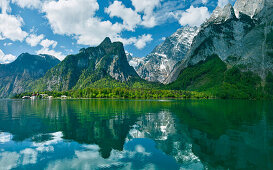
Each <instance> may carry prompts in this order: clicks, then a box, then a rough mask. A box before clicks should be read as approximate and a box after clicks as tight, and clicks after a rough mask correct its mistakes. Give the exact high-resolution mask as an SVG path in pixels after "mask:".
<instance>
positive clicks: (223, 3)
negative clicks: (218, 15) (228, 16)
mask: <svg viewBox="0 0 273 170" xmlns="http://www.w3.org/2000/svg"><path fill="white" fill-rule="evenodd" d="M228 3H229V0H218V6H219V7H224V6H226V5H227V4H228Z"/></svg>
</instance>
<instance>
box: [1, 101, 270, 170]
mask: <svg viewBox="0 0 273 170" xmlns="http://www.w3.org/2000/svg"><path fill="white" fill-rule="evenodd" d="M0 103H1V107H0V166H1V167H4V169H11V168H22V167H23V168H25V169H28V168H36V169H41V168H48V169H71V168H72V169H84V168H87V169H96V168H98V169H100V168H105V169H109V168H110V169H111V168H112V169H180V168H184V169H273V165H272V164H273V163H272V162H273V126H272V125H273V124H272V123H273V121H272V120H273V114H272V111H271V106H272V103H270V102H255V101H217V100H215V101H127V100H62V101H61V100H52V101H47V100H40V101H28V100H26V101H23V100H1V101H0Z"/></svg>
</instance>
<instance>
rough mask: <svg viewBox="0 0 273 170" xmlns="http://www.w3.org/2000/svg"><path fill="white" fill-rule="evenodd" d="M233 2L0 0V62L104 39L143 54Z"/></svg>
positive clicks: (69, 50)
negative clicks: (185, 27) (108, 38)
mask: <svg viewBox="0 0 273 170" xmlns="http://www.w3.org/2000/svg"><path fill="white" fill-rule="evenodd" d="M234 1H235V0H0V64H7V63H10V62H12V61H14V60H15V59H16V58H17V56H19V55H20V54H21V53H24V52H28V53H30V54H49V55H53V56H55V57H57V58H58V59H60V60H63V59H64V58H65V56H67V55H69V54H77V53H78V51H79V50H80V49H81V48H87V47H90V46H97V45H99V44H100V42H101V41H103V39H104V38H105V37H110V38H111V40H112V41H121V42H122V43H123V44H124V46H125V50H126V52H129V53H131V54H132V55H133V56H135V57H144V56H146V55H147V54H149V53H150V52H151V51H152V50H153V49H154V48H155V47H156V46H157V45H159V44H160V43H161V42H162V41H163V40H164V39H165V37H168V36H170V35H171V34H173V33H174V32H175V31H176V30H177V29H179V28H181V27H183V26H186V25H189V26H200V24H202V23H203V22H204V21H205V20H206V19H207V18H209V17H210V15H211V13H212V12H213V10H214V9H215V8H216V6H220V7H223V6H225V5H226V4H227V3H231V4H232V5H233V4H234Z"/></svg>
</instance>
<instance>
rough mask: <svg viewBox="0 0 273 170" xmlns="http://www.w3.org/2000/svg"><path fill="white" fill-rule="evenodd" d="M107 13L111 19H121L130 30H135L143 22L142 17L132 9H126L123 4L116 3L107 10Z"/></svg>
mask: <svg viewBox="0 0 273 170" xmlns="http://www.w3.org/2000/svg"><path fill="white" fill-rule="evenodd" d="M105 12H106V13H108V14H109V16H110V17H119V18H121V19H122V20H123V24H124V25H125V27H126V28H127V29H128V30H134V29H135V27H136V25H137V24H139V23H140V22H141V17H140V15H138V14H137V12H136V11H133V10H132V9H131V8H126V7H125V6H124V5H123V4H122V2H119V1H114V3H113V4H111V5H110V6H109V7H108V8H105Z"/></svg>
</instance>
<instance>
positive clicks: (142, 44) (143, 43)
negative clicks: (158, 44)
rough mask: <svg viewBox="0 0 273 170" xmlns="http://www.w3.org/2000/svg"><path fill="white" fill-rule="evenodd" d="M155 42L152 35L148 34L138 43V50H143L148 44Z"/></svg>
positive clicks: (140, 38)
mask: <svg viewBox="0 0 273 170" xmlns="http://www.w3.org/2000/svg"><path fill="white" fill-rule="evenodd" d="M152 40H153V38H152V35H151V34H147V35H142V36H141V37H139V39H138V40H137V41H136V43H135V46H136V47H137V48H138V49H142V48H144V47H145V46H146V44H147V43H148V42H151V41H152Z"/></svg>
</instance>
